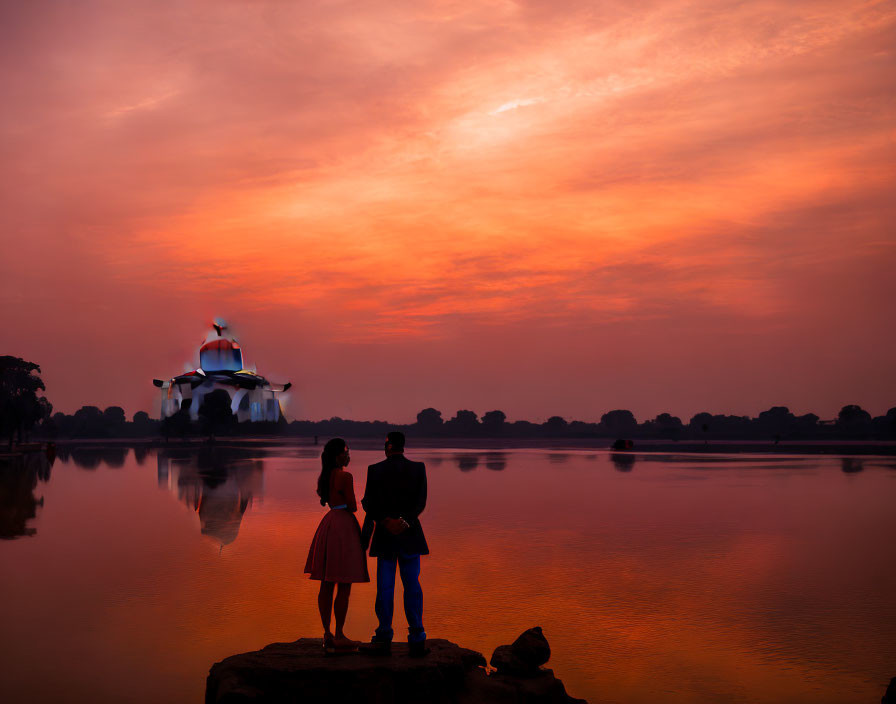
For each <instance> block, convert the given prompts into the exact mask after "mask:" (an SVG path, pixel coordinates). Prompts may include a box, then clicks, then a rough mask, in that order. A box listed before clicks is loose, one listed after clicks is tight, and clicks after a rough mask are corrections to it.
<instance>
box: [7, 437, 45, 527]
mask: <svg viewBox="0 0 896 704" xmlns="http://www.w3.org/2000/svg"><path fill="white" fill-rule="evenodd" d="M53 459H54V457H53V456H52V455H51V456H49V457H48V455H46V454H44V453H43V452H31V453H28V454H26V455H25V456H23V457H10V458H8V459H4V460H0V539H3V540H12V539H13V538H18V537H21V536H30V535H35V534H36V533H37V529H36V528H34V527H33V526H29V525H28V522H29V521H30V520H31V519H32V518H36V517H37V507H38V506H43V505H44V499H43V497H41V498H39V499H38V498H37V497H35V495H34V490H35V489H36V488H37V483H38V481H41V482H48V481H50V468H51V467H52V464H53Z"/></svg>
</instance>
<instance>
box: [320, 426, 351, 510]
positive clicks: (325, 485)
mask: <svg viewBox="0 0 896 704" xmlns="http://www.w3.org/2000/svg"><path fill="white" fill-rule="evenodd" d="M345 448H346V444H345V440H343V439H342V438H333V439H332V440H328V441H327V444H326V445H324V451H323V452H321V453H320V476H319V477H318V478H317V495H318V496H319V497H320V505H321V506H326V505H327V502H328V501H329V500H330V475H331V474H333V470H334V469H336V468H337V467H339V466H340V465H339V463H338V461H337V460H336V458H337V457H339V455H341V454H342V453H343V452H345Z"/></svg>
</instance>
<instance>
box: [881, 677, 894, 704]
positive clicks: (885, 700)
mask: <svg viewBox="0 0 896 704" xmlns="http://www.w3.org/2000/svg"><path fill="white" fill-rule="evenodd" d="M880 704H896V677H894V678H893V679H891V680H890V686H889V687H887V691H886V692H885V693H884V696H883V697H881V700H880Z"/></svg>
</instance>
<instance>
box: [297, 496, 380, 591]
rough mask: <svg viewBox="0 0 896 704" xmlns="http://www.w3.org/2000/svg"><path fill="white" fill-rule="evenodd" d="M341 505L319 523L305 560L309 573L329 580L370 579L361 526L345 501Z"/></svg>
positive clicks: (320, 578) (362, 580)
mask: <svg viewBox="0 0 896 704" xmlns="http://www.w3.org/2000/svg"><path fill="white" fill-rule="evenodd" d="M334 500H338V499H334ZM352 502H353V503H354V497H352ZM337 506H338V508H330V510H329V511H328V512H327V513H326V515H325V516H324V517H323V518H322V519H321V521H320V525H318V526H317V530H316V531H315V533H314V539H313V540H312V541H311V548H310V549H309V550H308V559H307V560H306V561H305V574H308V575H310V576H311V579H317V580H323V581H326V582H340V583H342V584H346V583H349V582H369V581H370V575H369V574H368V572H367V556H366V555H365V554H364V548H362V547H361V526H360V525H358V519H357V518H355V514H354V513H352V512H351V511H349V510H347V508H345V504H341V505H340V504H337Z"/></svg>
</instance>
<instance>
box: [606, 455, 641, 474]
mask: <svg viewBox="0 0 896 704" xmlns="http://www.w3.org/2000/svg"><path fill="white" fill-rule="evenodd" d="M610 462H612V463H613V467H615V468H616V471H617V472H631V471H632V469H633V468H634V466H635V456H634V455H632V454H630V453H628V452H611V453H610Z"/></svg>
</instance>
